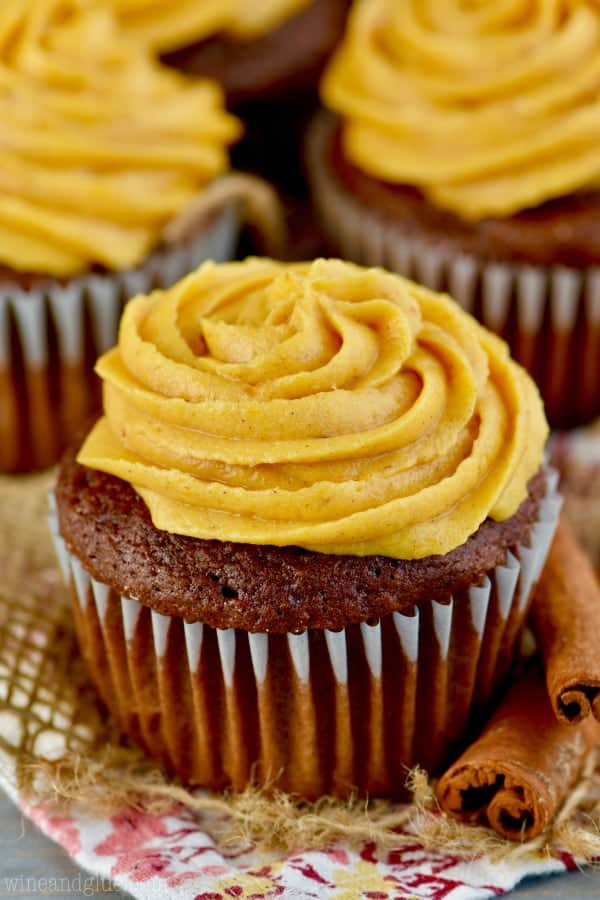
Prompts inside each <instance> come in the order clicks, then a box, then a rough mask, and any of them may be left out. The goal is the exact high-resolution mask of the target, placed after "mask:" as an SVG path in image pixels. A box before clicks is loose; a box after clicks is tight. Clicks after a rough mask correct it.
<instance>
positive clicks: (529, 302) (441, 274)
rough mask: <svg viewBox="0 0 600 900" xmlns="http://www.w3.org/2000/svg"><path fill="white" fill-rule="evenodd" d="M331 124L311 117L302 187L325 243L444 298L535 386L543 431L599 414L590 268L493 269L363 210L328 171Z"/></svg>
mask: <svg viewBox="0 0 600 900" xmlns="http://www.w3.org/2000/svg"><path fill="white" fill-rule="evenodd" d="M334 128H335V123H334V120H333V119H332V118H331V117H330V116H329V115H327V114H320V115H318V116H317V117H316V119H315V120H314V122H313V125H312V127H311V130H310V134H309V138H308V142H307V166H308V175H309V181H310V183H311V190H312V194H313V198H314V203H315V206H316V209H317V213H318V215H319V218H320V220H321V223H322V226H323V229H324V231H325V233H326V235H327V237H328V240H329V241H330V242H331V244H332V245H333V246H334V247H335V248H336V250H337V251H338V252H339V253H341V254H342V255H343V256H345V257H346V258H348V259H351V260H354V261H356V262H359V263H363V264H365V265H372V266H383V267H385V268H388V269H392V270H394V271H396V272H399V273H401V274H402V275H405V276H406V277H408V278H412V279H413V280H415V281H418V282H420V283H421V284H424V285H426V286H427V287H429V288H432V289H433V290H437V291H446V292H448V293H449V294H451V296H452V297H454V299H455V300H457V301H458V302H459V303H460V304H461V306H463V307H464V308H465V309H466V310H467V311H468V312H470V313H472V314H473V315H475V316H476V317H477V318H478V319H479V320H480V321H481V322H482V323H483V324H484V325H485V326H486V327H487V328H490V329H491V330H492V331H495V332H496V333H498V334H500V335H501V336H502V337H503V338H504V339H505V340H506V341H507V342H508V344H509V345H510V348H511V352H512V355H513V356H514V357H515V359H517V360H518V361H519V362H520V363H521V364H522V365H523V366H525V368H526V369H527V370H528V371H529V372H530V373H531V374H532V376H533V377H534V378H535V380H536V381H537V383H538V385H539V387H540V391H541V394H542V397H543V399H544V403H545V406H546V411H547V413H548V417H549V419H550V421H551V423H552V424H553V425H555V426H557V427H570V426H572V425H574V424H577V423H581V422H585V421H589V420H591V419H593V418H595V417H596V416H599V415H600V267H589V268H586V269H574V268H567V267H565V266H541V265H527V264H520V263H508V262H498V261H494V260H490V259H484V258H479V257H477V256H473V255H467V254H465V255H462V254H459V253H457V252H453V251H452V250H449V249H448V248H447V247H445V246H441V245H440V244H439V243H436V242H435V241H432V240H427V239H426V238H425V237H423V235H422V234H420V233H415V230H414V229H413V228H411V227H409V226H408V225H407V224H406V223H401V222H398V221H394V220H393V219H392V218H390V217H388V216H387V215H386V214H385V213H384V212H382V211H379V210H378V209H375V208H372V207H368V206H367V205H366V204H365V203H363V202H362V201H361V200H359V199H358V198H356V197H354V196H353V195H352V193H351V192H350V191H348V190H347V189H346V188H345V187H344V186H343V185H342V184H341V183H340V181H339V179H337V178H336V176H335V173H334V172H332V171H331V168H330V166H329V164H328V149H329V147H330V146H331V140H332V138H333V133H334Z"/></svg>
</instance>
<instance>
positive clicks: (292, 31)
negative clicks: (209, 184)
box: [110, 0, 349, 193]
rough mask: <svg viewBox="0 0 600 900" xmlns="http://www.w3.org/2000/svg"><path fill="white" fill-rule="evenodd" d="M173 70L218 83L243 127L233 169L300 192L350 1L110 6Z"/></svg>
mask: <svg viewBox="0 0 600 900" xmlns="http://www.w3.org/2000/svg"><path fill="white" fill-rule="evenodd" d="M110 3H111V4H112V6H113V8H114V9H115V12H116V14H117V16H118V17H119V20H120V22H121V25H122V27H123V29H124V30H125V31H127V32H129V33H130V34H131V35H132V36H133V37H135V38H136V39H138V40H141V41H144V42H145V43H146V44H148V45H149V46H150V47H152V48H153V49H154V51H155V52H156V53H158V54H160V55H161V56H162V58H163V60H164V61H165V62H166V63H168V64H169V65H171V66H174V67H176V68H177V69H180V70H181V71H183V72H186V73H187V74H191V75H202V76H208V77H210V78H213V79H214V80H215V81H218V82H220V84H222V85H223V88H224V90H225V93H226V96H227V101H228V105H229V106H230V108H231V109H233V110H235V112H236V113H237V114H239V115H240V116H241V117H242V118H243V119H244V122H245V124H246V134H245V137H244V140H243V141H242V142H241V143H240V144H239V145H238V147H237V148H236V149H235V151H234V162H235V164H236V166H238V167H240V168H243V169H244V168H250V169H252V170H255V171H258V172H260V174H262V175H265V176H266V177H274V178H275V180H276V181H277V182H278V183H279V184H280V185H281V186H283V187H284V188H286V189H288V190H291V191H293V192H295V193H298V192H302V184H303V179H302V177H301V172H300V154H299V146H300V143H301V139H302V133H303V130H304V127H305V125H306V123H307V121H308V120H309V119H310V117H311V115H312V113H313V112H314V109H315V107H316V101H317V85H318V81H319V76H320V74H321V72H322V69H323V66H324V65H325V62H326V61H327V59H328V57H329V56H330V54H331V52H332V51H333V49H334V47H335V46H336V44H337V42H338V40H339V39H340V37H341V35H342V32H343V28H344V23H345V19H346V13H347V8H348V6H349V0H261V2H260V3H242V2H240V0H175V2H174V3H160V2H158V3H157V2H156V0H110Z"/></svg>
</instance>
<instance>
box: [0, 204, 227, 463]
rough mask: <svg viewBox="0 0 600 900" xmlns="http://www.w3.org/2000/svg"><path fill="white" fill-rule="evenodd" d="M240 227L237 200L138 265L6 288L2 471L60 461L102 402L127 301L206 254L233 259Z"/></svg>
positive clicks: (0, 386)
mask: <svg viewBox="0 0 600 900" xmlns="http://www.w3.org/2000/svg"><path fill="white" fill-rule="evenodd" d="M238 228H239V222H238V213H237V209H236V207H235V206H234V205H229V206H227V207H226V208H224V209H223V210H222V212H221V213H220V214H219V215H218V216H217V217H215V219H214V220H213V221H212V223H211V225H210V226H209V227H208V228H206V229H204V230H203V231H202V233H201V234H199V235H198V236H197V237H196V238H194V239H192V240H190V241H189V242H187V243H186V244H182V245H181V246H177V247H173V248H169V249H165V250H163V251H161V252H157V253H155V254H154V255H153V256H152V257H151V258H150V259H149V260H148V261H147V262H146V263H145V264H144V265H142V266H141V267H140V268H138V269H131V270H128V271H124V272H113V273H109V274H106V275H105V274H102V275H96V274H94V275H87V276H83V277H80V278H75V279H73V280H72V281H70V282H69V283H68V284H66V285H59V284H49V285H48V286H45V285H44V286H43V287H40V288H36V289H31V290H24V289H22V288H20V287H18V286H15V287H14V288H12V287H9V288H2V289H0V397H1V398H2V401H1V403H0V472H18V471H25V470H28V469H37V468H44V467H46V466H49V465H51V464H52V463H54V462H56V460H57V458H58V456H59V454H60V452H61V450H62V449H63V448H64V446H65V445H66V443H68V441H69V440H70V439H72V437H73V436H74V434H75V433H76V432H77V430H78V429H79V428H80V427H81V426H82V424H83V423H85V421H86V419H87V418H89V416H90V415H91V414H92V413H93V412H95V411H96V410H97V409H98V408H99V402H100V383H99V381H98V380H97V379H96V377H95V375H94V371H93V367H94V363H95V361H96V358H97V357H98V356H99V355H100V354H101V353H103V352H104V351H105V350H108V349H109V348H110V347H112V346H113V344H114V343H115V342H116V339H117V332H118V326H119V320H120V318H121V313H122V311H123V306H124V304H125V302H126V300H128V299H129V298H130V297H132V296H134V295H135V294H137V293H141V292H144V293H145V292H148V291H150V290H152V289H154V288H157V287H167V286H169V285H171V284H173V283H174V282H175V281H177V280H178V279H179V278H181V277H183V275H185V274H186V273H187V272H190V271H192V270H193V269H195V268H196V267H197V266H198V265H199V264H200V263H201V262H202V261H203V260H205V259H215V260H218V261H223V260H227V259H230V258H231V257H232V255H233V252H234V249H235V244H236V240H237V234H238Z"/></svg>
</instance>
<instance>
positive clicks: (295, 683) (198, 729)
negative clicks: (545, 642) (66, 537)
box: [50, 470, 560, 798]
mask: <svg viewBox="0 0 600 900" xmlns="http://www.w3.org/2000/svg"><path fill="white" fill-rule="evenodd" d="M556 484H557V476H556V473H555V472H554V471H552V470H548V489H547V493H546V497H545V498H544V500H543V501H542V503H541V506H540V511H539V518H538V521H537V522H536V524H535V525H534V526H533V529H532V532H531V535H530V546H520V547H518V548H515V551H514V552H512V553H508V554H507V557H506V560H505V562H504V564H503V565H501V566H498V567H496V568H495V569H494V570H492V571H490V572H489V573H488V574H487V576H486V577H484V579H483V581H482V582H481V584H479V585H473V586H472V587H471V588H470V589H468V590H465V591H463V592H461V593H460V594H457V595H456V596H454V597H450V598H440V599H439V600H436V599H432V600H431V601H430V602H428V603H423V604H421V605H420V606H419V608H414V609H413V610H412V611H411V612H410V613H409V614H400V613H393V614H391V615H387V616H385V617H383V618H381V619H380V620H379V621H375V622H368V623H367V622H364V623H362V624H360V625H351V626H349V627H347V628H345V629H343V630H341V631H337V632H335V631H329V630H317V629H315V630H308V631H304V632H302V633H301V634H291V633H289V634H282V635H279V634H260V633H256V634H251V633H248V632H245V631H242V630H237V629H224V630H221V629H215V628H211V627H209V626H207V625H204V624H202V623H201V622H192V623H190V622H186V621H184V620H183V619H182V618H179V617H169V616H164V615H160V614H159V613H157V612H155V611H153V610H151V609H150V608H148V607H146V606H143V605H141V604H140V603H138V602H137V601H136V600H135V599H133V598H130V597H122V596H119V594H118V593H116V592H115V591H114V590H113V589H111V588H110V587H109V586H108V585H106V584H103V583H101V582H99V581H96V580H95V579H93V578H92V577H91V576H90V575H89V574H88V572H86V570H85V569H84V567H83V565H82V564H81V562H80V560H79V559H78V558H77V557H76V556H74V555H73V554H70V553H69V552H68V551H67V549H66V546H65V544H64V542H63V540H62V538H61V537H60V534H59V532H58V523H57V518H56V514H55V512H54V511H53V512H51V515H50V522H51V530H52V533H53V536H54V540H55V545H56V550H57V554H58V557H59V560H60V563H61V567H62V570H63V574H64V577H65V580H66V581H67V582H68V583H69V584H70V588H71V595H72V603H73V613H74V620H75V626H76V631H77V635H78V639H79V643H80V646H81V649H82V651H83V655H84V657H85V659H86V661H87V664H88V667H89V670H90V673H91V676H92V679H93V681H94V682H95V684H96V686H97V688H98V690H99V692H100V695H101V696H102V699H103V700H104V702H105V704H106V705H107V707H108V708H109V710H110V711H111V712H112V714H113V715H114V716H115V717H116V719H117V721H118V722H119V725H120V727H121V728H122V730H123V731H124V732H125V733H126V734H128V735H130V736H131V737H133V738H134V739H135V740H137V741H138V742H139V743H140V744H142V745H143V746H144V747H145V749H146V750H147V751H148V753H149V754H151V755H152V756H154V757H156V758H157V759H159V760H160V761H161V762H162V763H163V764H164V765H165V767H166V768H168V769H169V770H171V771H174V772H176V773H178V774H179V775H180V776H181V777H182V778H183V779H185V780H186V781H188V782H191V783H195V784H200V785H205V786H210V787H214V788H221V787H224V786H227V785H232V786H233V787H234V788H236V789H241V788H242V787H244V786H245V785H246V784H247V783H248V782H249V781H250V780H255V781H256V782H257V783H259V784H265V783H270V784H277V786H279V787H281V788H283V789H284V790H286V791H289V792H293V793H298V794H300V795H302V796H305V797H309V798H311V797H315V796H318V795H320V794H322V793H333V794H337V795H345V794H347V793H348V792H349V791H350V790H351V788H353V787H356V788H358V789H359V790H360V791H361V792H363V793H367V792H368V793H369V794H400V793H401V792H402V789H403V786H404V783H405V779H406V773H407V768H408V767H411V766H413V765H415V764H417V763H419V764H420V765H422V766H424V767H425V768H426V769H428V770H431V771H435V770H436V769H438V768H439V767H440V766H441V765H443V763H444V762H445V761H447V760H448V759H449V758H450V756H451V755H452V754H453V753H456V752H457V750H459V749H460V748H461V747H462V746H463V744H464V741H465V738H466V737H467V736H468V732H469V728H470V726H471V724H472V721H473V717H474V716H476V715H477V713H478V712H479V713H480V712H481V711H482V710H484V709H485V708H486V706H487V705H488V704H489V702H490V699H491V698H492V697H493V696H494V694H495V692H496V690H497V688H498V687H499V685H500V684H501V683H502V682H503V681H504V679H505V677H506V675H507V673H508V672H509V671H510V668H511V666H512V663H513V659H514V653H515V648H516V646H517V643H518V641H517V639H518V637H519V634H520V631H521V627H522V625H523V622H524V619H525V616H526V614H527V611H528V606H529V599H530V595H531V589H532V586H533V585H534V584H535V582H536V581H537V579H538V577H539V574H540V572H541V569H542V567H543V564H544V562H545V560H546V556H547V553H548V550H549V546H550V543H551V540H552V536H553V534H554V530H555V527H556V521H557V516H558V511H559V508H560V498H559V496H558V494H557V491H556Z"/></svg>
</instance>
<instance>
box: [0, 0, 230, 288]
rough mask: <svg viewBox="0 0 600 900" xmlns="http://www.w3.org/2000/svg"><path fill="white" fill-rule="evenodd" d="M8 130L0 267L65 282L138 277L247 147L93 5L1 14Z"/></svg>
mask: <svg viewBox="0 0 600 900" xmlns="http://www.w3.org/2000/svg"><path fill="white" fill-rule="evenodd" d="M0 120H1V121H2V138H1V140H0V263H3V264H5V265H7V266H10V267H11V268H13V269H18V270H21V271H31V272H39V273H42V274H48V275H55V276H70V275H73V274H76V273H77V272H80V271H85V270H86V269H89V268H90V267H92V266H93V265H94V264H99V265H103V266H106V267H108V268H111V269H122V268H128V267H130V266H134V265H136V264H138V263H139V262H140V261H141V260H142V259H143V258H144V257H145V256H147V254H148V252H149V251H150V250H152V249H153V247H154V246H155V245H156V244H157V243H158V242H159V239H160V236H161V232H162V230H163V228H164V226H165V224H166V223H167V222H168V221H169V220H170V219H171V218H172V217H173V216H174V215H175V214H177V213H178V212H180V211H181V210H182V209H183V208H184V207H185V206H186V205H187V203H188V202H189V201H190V200H191V199H192V198H193V197H194V196H195V195H197V193H198V192H199V191H200V190H201V189H202V186H203V185H205V184H206V183H207V182H208V181H210V180H212V179H213V178H214V177H215V176H216V175H219V174H220V173H221V172H223V171H224V170H225V169H226V168H227V166H228V156H227V150H226V147H227V144H228V143H230V142H231V141H232V140H233V139H234V138H235V137H236V136H237V135H238V134H239V125H238V122H237V120H236V119H234V118H233V117H232V116H230V115H228V114H227V113H226V112H225V111H224V108H223V101H222V97H221V90H220V88H219V87H218V86H217V85H216V84H213V83H212V82H210V81H198V82H194V83H192V82H188V81H186V80H185V79H184V78H183V77H182V76H179V75H177V74H176V73H174V72H171V71H170V70H168V69H166V68H163V67H162V66H160V65H159V64H158V63H156V62H155V61H154V60H153V58H152V56H151V54H150V52H149V51H147V50H146V49H144V48H143V47H141V46H138V45H137V44H135V43H134V42H132V41H130V40H128V39H124V38H123V36H122V35H121V33H120V32H119V29H118V27H117V25H116V23H115V21H114V20H113V17H112V15H111V13H110V11H109V10H108V9H104V8H102V7H101V6H100V7H99V6H98V5H97V4H94V3H92V2H88V0H11V2H7V3H4V4H2V9H1V10H0Z"/></svg>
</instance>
